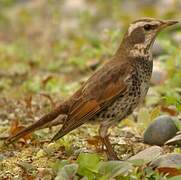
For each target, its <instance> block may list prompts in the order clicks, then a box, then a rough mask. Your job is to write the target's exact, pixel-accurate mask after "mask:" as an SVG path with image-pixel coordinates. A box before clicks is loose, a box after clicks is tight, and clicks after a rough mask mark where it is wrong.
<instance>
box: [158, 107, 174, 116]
mask: <svg viewBox="0 0 181 180" xmlns="http://www.w3.org/2000/svg"><path fill="white" fill-rule="evenodd" d="M161 111H162V112H166V113H168V114H170V115H171V116H176V115H177V112H176V110H175V109H173V108H171V107H166V106H161Z"/></svg>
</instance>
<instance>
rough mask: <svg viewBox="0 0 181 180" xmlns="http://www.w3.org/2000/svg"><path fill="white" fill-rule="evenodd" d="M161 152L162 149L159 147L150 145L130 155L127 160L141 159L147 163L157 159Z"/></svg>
mask: <svg viewBox="0 0 181 180" xmlns="http://www.w3.org/2000/svg"><path fill="white" fill-rule="evenodd" d="M162 154H163V150H162V148H161V147H159V146H152V147H149V148H147V149H145V150H143V151H140V152H139V153H138V154H135V155H134V156H132V157H130V158H129V159H128V161H135V160H143V161H145V162H146V163H148V162H151V161H153V160H155V159H157V158H158V157H159V156H160V155H162Z"/></svg>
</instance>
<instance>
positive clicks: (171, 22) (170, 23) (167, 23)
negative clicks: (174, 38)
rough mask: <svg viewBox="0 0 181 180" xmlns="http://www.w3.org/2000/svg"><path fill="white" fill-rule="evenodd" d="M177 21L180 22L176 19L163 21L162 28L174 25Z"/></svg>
mask: <svg viewBox="0 0 181 180" xmlns="http://www.w3.org/2000/svg"><path fill="white" fill-rule="evenodd" d="M176 23H178V21H175V20H164V21H161V25H160V29H163V28H165V27H168V26H172V25H174V24H176Z"/></svg>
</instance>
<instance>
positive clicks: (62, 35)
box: [0, 0, 181, 179]
mask: <svg viewBox="0 0 181 180" xmlns="http://www.w3.org/2000/svg"><path fill="white" fill-rule="evenodd" d="M179 6H180V2H179V1H173V2H172V1H159V2H155V1H154V3H149V1H148V2H147V3H146V2H145V3H144V2H142V3H141V2H140V3H138V2H137V3H135V2H132V1H129V2H128V1H116V0H113V1H101V0H97V1H88V0H87V1H83V0H77V1H70V0H67V1H63V0H61V1H48V0H47V1H46V0H39V1H33V0H32V1H12V0H8V1H6V0H2V1H1V2H0V134H1V135H0V136H1V139H2V140H1V141H0V179H23V178H24V179H35V177H36V178H38V177H39V178H40V179H53V178H55V177H56V178H57V179H61V178H64V179H73V178H72V177H73V176H74V177H75V178H74V179H76V178H77V179H81V177H84V176H86V177H87V178H88V179H109V178H111V177H113V178H115V177H117V179H131V178H132V179H161V178H163V179H167V178H166V176H165V177H164V175H161V174H159V173H158V172H156V171H153V170H152V169H151V168H149V167H147V165H146V164H144V163H143V164H141V166H137V165H134V168H132V166H133V164H131V165H130V164H124V166H126V167H127V169H126V170H125V171H124V173H118V172H117V171H114V172H112V171H111V170H110V169H114V168H115V167H120V169H121V166H122V165H121V164H119V163H118V162H112V164H110V163H109V162H107V164H104V162H103V161H105V162H106V156H105V153H104V151H103V150H102V148H101V144H100V140H99V137H98V136H97V128H98V126H97V125H84V126H82V127H81V128H79V129H77V130H75V131H73V132H71V133H70V134H69V135H67V136H65V137H64V138H62V139H60V140H59V141H58V142H56V143H48V140H49V139H51V137H52V136H53V135H54V134H55V132H56V131H57V130H58V129H57V128H52V129H45V130H40V131H37V132H34V133H33V134H31V135H30V136H29V137H27V138H26V140H24V139H22V140H20V141H19V142H17V143H15V144H13V145H9V146H7V145H5V144H4V141H3V138H6V137H8V136H9V135H10V134H12V133H15V132H16V131H18V130H19V129H21V128H23V127H24V126H27V125H28V124H31V123H32V122H33V121H35V120H37V119H38V118H39V117H41V115H42V114H44V113H46V112H48V111H50V110H51V109H52V108H53V107H54V106H56V104H57V103H58V102H60V101H62V100H63V99H64V98H66V97H68V96H69V95H70V94H71V93H72V92H73V91H75V90H76V89H77V88H78V87H79V86H80V85H81V83H82V82H83V81H85V80H86V79H87V78H88V77H89V75H90V74H91V73H92V72H93V71H94V70H95V69H96V68H97V67H98V66H99V65H101V64H102V63H103V62H105V61H106V60H108V59H109V57H111V55H112V54H113V53H114V52H115V50H116V47H117V46H118V45H119V43H120V40H121V38H122V35H123V32H124V30H125V29H126V27H127V25H128V24H129V23H130V22H131V21H132V20H134V19H137V18H140V17H145V16H150V17H158V18H165V19H166V18H171V19H177V20H180V18H181V13H180V10H179ZM128 12H130V13H128ZM179 28H180V27H179V26H178V27H175V28H173V29H169V30H167V31H165V32H163V33H162V34H160V35H159V37H158V41H157V45H158V47H156V48H154V64H155V76H154V77H153V78H152V87H151V88H150V91H149V93H148V96H147V98H146V100H145V104H143V106H142V107H140V108H139V109H137V110H136V112H135V115H134V116H130V117H128V119H126V120H124V121H123V122H121V123H120V124H119V125H118V126H117V127H115V128H114V129H112V130H111V140H112V143H113V144H114V146H115V149H116V151H117V153H118V155H119V157H120V158H121V159H123V160H124V159H127V158H128V157H130V156H132V155H134V154H136V153H137V152H139V151H141V150H143V149H145V148H146V147H148V145H145V144H143V143H142V142H140V138H141V137H142V134H143V132H144V130H145V128H146V127H147V126H148V125H149V124H150V122H151V121H152V120H153V119H154V118H155V117H157V116H158V115H161V114H169V115H172V116H174V117H176V118H179V117H180V112H181V97H180V94H181V89H180V87H181V80H180V77H181V63H180V62H181V53H180V48H181V46H180V44H181V43H180V42H181V38H180V37H181V34H180V32H179ZM157 72H159V73H160V75H159V78H158V77H157V75H156V73H157ZM135 117H136V119H137V121H134V120H133V119H134V118H135ZM163 150H164V152H165V153H168V152H180V150H179V149H178V147H176V146H169V147H168V146H164V147H163ZM87 162H90V163H87ZM117 163H118V164H117ZM114 170H115V169H114ZM106 172H107V174H106ZM115 172H116V173H117V174H116V173H115ZM75 174H76V175H75ZM110 174H111V175H110ZM82 179H83V178H82ZM84 179H86V178H84Z"/></svg>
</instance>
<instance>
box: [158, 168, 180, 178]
mask: <svg viewBox="0 0 181 180" xmlns="http://www.w3.org/2000/svg"><path fill="white" fill-rule="evenodd" d="M157 171H158V172H159V173H162V174H168V175H169V176H178V175H181V169H177V168H174V167H159V168H157Z"/></svg>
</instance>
